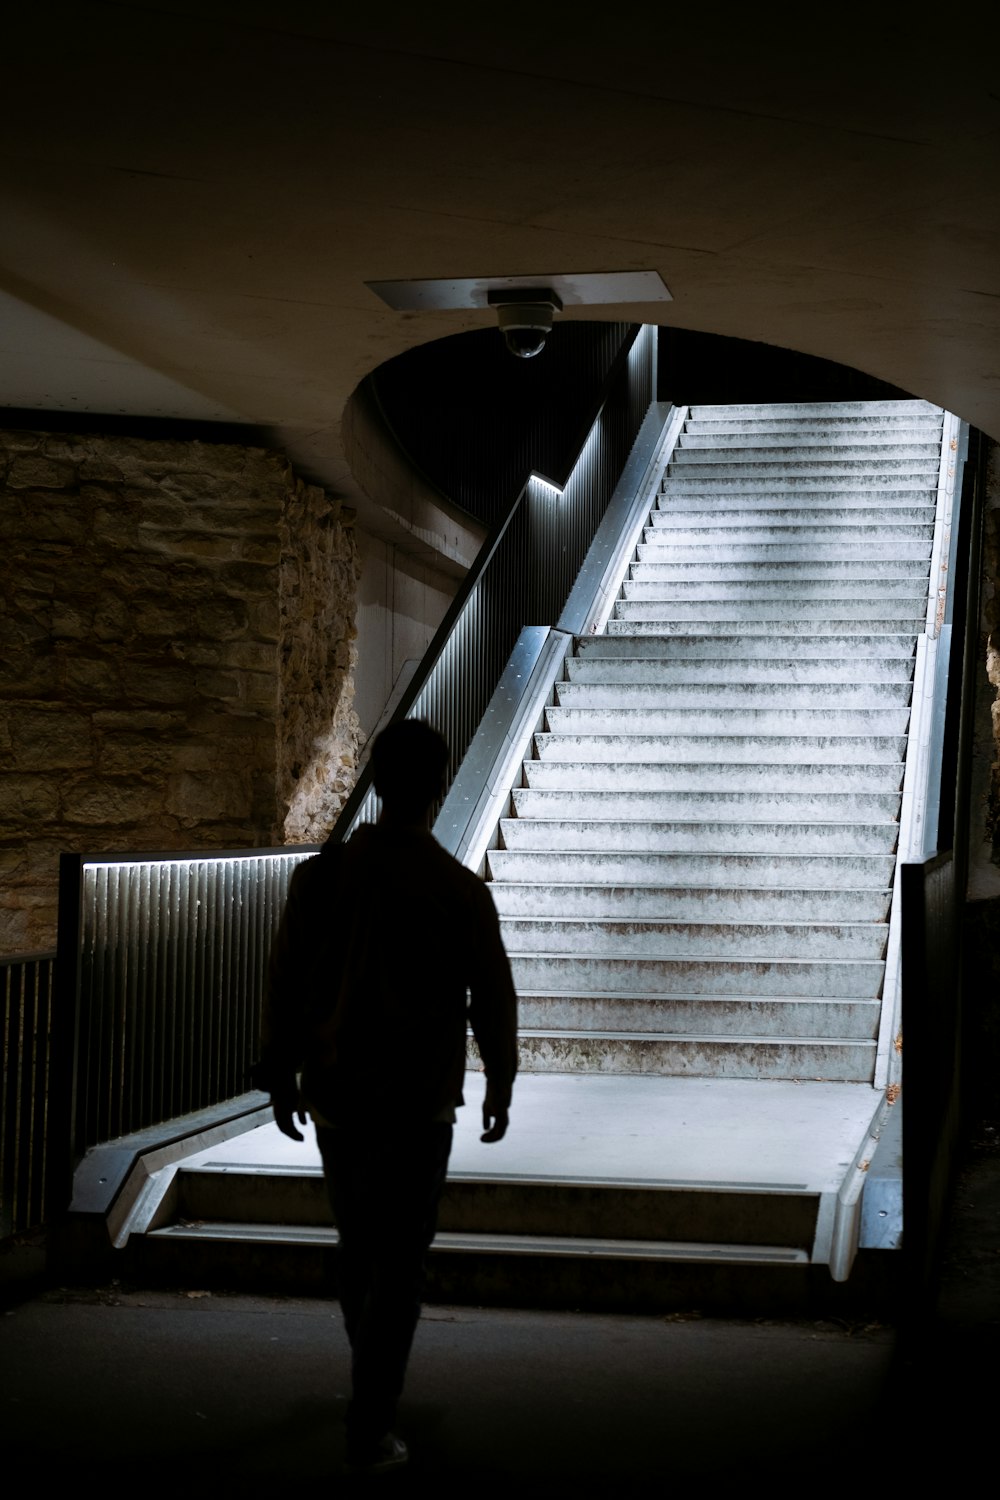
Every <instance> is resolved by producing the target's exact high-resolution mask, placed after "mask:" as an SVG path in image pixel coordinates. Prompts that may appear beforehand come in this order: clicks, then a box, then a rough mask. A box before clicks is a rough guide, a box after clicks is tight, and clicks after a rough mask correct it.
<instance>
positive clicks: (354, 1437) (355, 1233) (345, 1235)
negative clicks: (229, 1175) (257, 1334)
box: [316, 1121, 452, 1449]
mask: <svg viewBox="0 0 1000 1500" xmlns="http://www.w3.org/2000/svg"><path fill="white" fill-rule="evenodd" d="M316 1137H317V1140H318V1142H319V1148H320V1152H321V1153H322V1157H323V1169H324V1172H325V1174H326V1184H327V1191H328V1192H329V1195H330V1205H331V1207H332V1209H333V1217H334V1220H335V1222H336V1224H337V1229H338V1231H339V1234H340V1252H339V1290H340V1305H341V1309H342V1310H343V1314H344V1325H345V1327H346V1329H347V1337H348V1338H349V1339H350V1343H351V1355H352V1358H351V1379H352V1398H351V1404H350V1407H349V1409H348V1413H347V1427H348V1446H349V1449H350V1448H355V1449H361V1448H363V1447H364V1446H365V1445H366V1444H368V1443H371V1442H374V1441H376V1440H377V1439H378V1438H380V1437H382V1436H383V1435H384V1434H385V1433H386V1432H388V1431H390V1430H391V1428H392V1425H393V1422H394V1420H395V1415H396V1403H397V1401H398V1400H399V1396H400V1393H401V1391H402V1389H403V1381H404V1378H405V1376H406V1363H407V1360H408V1358H409V1354H410V1347H411V1345H412V1343H413V1335H414V1332H415V1330H416V1326H417V1320H418V1318H419V1317H420V1301H421V1294H422V1290H423V1280H424V1260H425V1256H426V1252H427V1248H428V1246H429V1245H430V1243H431V1240H432V1239H433V1238H434V1232H435V1229H436V1227H437V1209H438V1199H439V1198H440V1196H441V1189H442V1187H443V1186H444V1181H445V1176H446V1174H447V1171H448V1156H449V1153H450V1151H451V1137H452V1127H451V1126H450V1125H440V1124H433V1123H431V1124H422V1123H419V1122H417V1123H414V1122H412V1121H410V1122H404V1123H402V1124H399V1125H397V1126H395V1127H394V1128H389V1127H386V1126H385V1125H382V1124H376V1125H373V1124H371V1123H369V1122H366V1121H357V1122H352V1123H351V1124H349V1125H337V1126H325V1125H321V1126H317V1129H316Z"/></svg>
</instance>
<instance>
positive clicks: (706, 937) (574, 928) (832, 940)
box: [500, 916, 888, 959]
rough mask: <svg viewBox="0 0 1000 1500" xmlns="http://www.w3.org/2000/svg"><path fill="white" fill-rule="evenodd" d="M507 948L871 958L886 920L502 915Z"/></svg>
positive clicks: (881, 953)
mask: <svg viewBox="0 0 1000 1500" xmlns="http://www.w3.org/2000/svg"><path fill="white" fill-rule="evenodd" d="M500 930H501V932H502V934H503V942H504V947H505V948H506V949H507V952H508V953H509V954H511V955H512V956H514V955H516V956H518V957H524V956H526V955H528V954H533V953H549V954H551V953H569V954H572V955H574V956H586V957H587V958H597V957H600V956H601V955H604V954H611V955H613V956H614V957H618V958H621V957H626V956H627V955H629V954H635V955H636V956H638V957H640V958H644V959H646V958H671V959H677V958H688V957H694V956H697V957H704V956H705V955H710V956H714V957H719V958H721V957H726V956H731V955H732V954H734V953H736V954H739V955H741V956H742V957H743V958H773V957H775V956H778V957H781V958H799V959H820V958H869V959H882V958H884V957H885V944H886V936H887V933H888V927H887V926H886V925H885V924H884V923H878V922H815V921H814V922H809V921H800V922H787V921H786V922H747V921H737V922H710V921H700V922H691V921H683V920H682V921H675V922H671V921H668V920H667V919H665V918H658V919H657V920H655V921H642V920H637V919H635V918H632V917H596V918H595V917H565V916H561V917H503V918H501V921H500Z"/></svg>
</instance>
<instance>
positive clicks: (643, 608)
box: [615, 584, 926, 635]
mask: <svg viewBox="0 0 1000 1500" xmlns="http://www.w3.org/2000/svg"><path fill="white" fill-rule="evenodd" d="M642 595H645V596H646V597H642ZM921 604H923V605H924V608H923V609H922V608H921ZM925 610H926V601H924V600H922V599H920V598H914V597H913V596H912V595H911V596H910V597H909V598H906V597H903V598H901V599H900V598H898V597H896V596H894V595H892V594H890V593H889V592H888V590H886V591H884V592H883V594H882V596H881V597H880V598H879V597H869V598H864V599H836V598H815V597H813V598H806V599H796V598H794V597H791V596H790V595H789V594H788V593H786V594H785V596H784V597H783V598H780V597H778V598H776V597H774V596H769V597H766V598H763V599H680V598H678V597H677V596H676V594H674V593H673V592H672V590H671V589H670V588H669V586H667V587H665V588H662V587H661V588H658V587H657V586H656V585H655V584H646V585H643V586H641V588H640V595H639V597H637V596H635V595H630V596H629V597H628V598H626V599H619V600H618V602H617V603H616V605H615V619H616V620H645V621H649V620H657V619H662V620H669V621H670V622H671V624H676V623H678V622H682V621H685V620H691V621H719V620H735V621H739V622H741V623H743V622H749V621H751V620H769V621H770V620H775V621H781V620H784V621H785V622H786V624H787V623H792V622H795V623H798V622H800V621H801V622H802V623H803V624H806V623H810V622H812V621H814V620H815V621H819V622H820V623H821V624H823V625H826V626H829V625H831V624H833V623H835V622H836V621H838V620H865V619H867V620H869V621H875V620H878V621H880V622H881V621H888V622H891V623H892V624H894V625H896V626H897V628H905V627H909V628H911V629H912V630H913V633H914V635H917V634H918V632H919V630H920V627H921V626H922V625H923V623H924V618H925Z"/></svg>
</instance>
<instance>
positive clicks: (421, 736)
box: [372, 719, 448, 813]
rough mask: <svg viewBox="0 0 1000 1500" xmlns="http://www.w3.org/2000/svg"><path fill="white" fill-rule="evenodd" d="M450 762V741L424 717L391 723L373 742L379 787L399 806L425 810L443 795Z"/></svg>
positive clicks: (387, 799) (382, 794)
mask: <svg viewBox="0 0 1000 1500" xmlns="http://www.w3.org/2000/svg"><path fill="white" fill-rule="evenodd" d="M447 765H448V743H447V741H446V740H445V739H444V738H443V737H442V736H441V735H440V734H438V732H437V730H436V729H432V728H431V726H430V725H429V724H427V723H425V722H424V720H423V719H402V720H401V721H400V722H399V723H398V724H390V725H389V728H388V729H384V730H383V731H382V733H381V734H380V735H379V737H378V739H377V740H376V741H375V743H374V745H373V746H372V779H373V780H374V782H375V790H376V792H378V794H379V796H380V797H381V798H382V801H383V802H384V803H386V805H387V806H389V807H391V808H393V809H396V810H398V809H400V808H404V809H407V810H411V811H414V812H421V813H422V812H424V811H425V810H426V809H427V808H428V807H429V806H430V805H431V803H432V802H433V801H434V799H435V797H437V796H439V795H440V792H441V783H442V781H443V779H444V773H445V770H446V768H447Z"/></svg>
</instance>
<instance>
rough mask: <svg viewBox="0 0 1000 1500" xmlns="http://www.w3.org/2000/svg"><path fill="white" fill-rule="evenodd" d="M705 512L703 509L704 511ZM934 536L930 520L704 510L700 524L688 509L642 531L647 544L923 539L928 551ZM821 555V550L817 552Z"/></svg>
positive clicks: (878, 543) (880, 546)
mask: <svg viewBox="0 0 1000 1500" xmlns="http://www.w3.org/2000/svg"><path fill="white" fill-rule="evenodd" d="M703 514H704V513H703ZM933 537H934V527H933V525H932V524H931V523H929V522H923V523H921V524H919V525H918V524H910V525H907V524H905V523H904V522H902V521H900V522H897V521H895V520H885V521H882V522H874V523H872V524H870V525H861V524H860V523H855V522H853V521H848V522H845V523H844V524H843V525H840V526H838V525H837V524H835V523H833V522H831V523H829V524H827V522H826V520H825V518H823V517H818V518H816V519H815V520H803V519H799V520H797V521H796V520H795V519H794V518H793V519H792V520H791V521H790V522H789V523H788V524H787V525H781V524H775V525H767V524H764V523H763V522H762V523H761V524H760V525H754V524H753V523H752V522H751V521H749V520H746V521H745V524H741V525H739V526H729V525H726V524H725V523H724V521H723V520H722V519H721V517H719V516H715V517H713V516H710V515H707V514H705V521H704V524H703V525H695V524H693V523H692V521H691V517H690V513H688V514H687V515H686V516H684V517H683V520H682V519H681V518H678V520H677V524H676V525H674V524H672V523H671V524H670V525H667V524H665V523H664V522H661V521H660V520H659V519H657V522H656V524H655V525H653V526H647V527H646V528H645V530H644V532H643V542H644V544H645V545H646V546H648V547H656V546H662V547H716V548H718V549H719V550H720V552H721V550H722V549H728V548H729V547H730V546H736V547H740V546H746V545H748V544H752V545H754V546H773V547H776V546H793V547H794V546H800V545H812V543H813V542H815V543H817V544H818V545H820V546H829V545H834V546H840V545H842V544H843V545H845V546H852V547H853V546H858V545H860V544H862V543H871V544H872V547H873V550H874V551H875V552H876V553H878V552H885V551H886V550H887V548H886V547H885V543H887V542H893V543H895V542H897V541H901V542H913V541H922V542H926V544H927V545H926V550H927V553H928V556H929V555H930V549H931V542H932V540H933ZM817 555H818V556H821V555H823V554H817Z"/></svg>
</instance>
